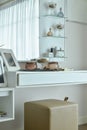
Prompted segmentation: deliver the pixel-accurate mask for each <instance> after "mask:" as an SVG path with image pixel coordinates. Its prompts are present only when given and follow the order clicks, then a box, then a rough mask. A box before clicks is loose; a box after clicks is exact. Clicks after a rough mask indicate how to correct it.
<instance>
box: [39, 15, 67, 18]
mask: <svg viewBox="0 0 87 130" xmlns="http://www.w3.org/2000/svg"><path fill="white" fill-rule="evenodd" d="M43 17H55V18H62V19H65V18H67V17H65V16H64V17H59V16H57V15H41V16H40V17H39V18H43Z"/></svg>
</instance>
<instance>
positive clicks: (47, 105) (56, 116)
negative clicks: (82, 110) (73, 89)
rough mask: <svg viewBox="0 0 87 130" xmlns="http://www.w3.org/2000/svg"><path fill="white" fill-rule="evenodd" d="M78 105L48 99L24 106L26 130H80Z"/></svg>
mask: <svg viewBox="0 0 87 130" xmlns="http://www.w3.org/2000/svg"><path fill="white" fill-rule="evenodd" d="M77 113H78V105H77V104H75V103H71V102H66V101H61V100H55V99H48V100H39V101H32V102H26V103H25V104H24V130H78V118H77V117H78V114H77Z"/></svg>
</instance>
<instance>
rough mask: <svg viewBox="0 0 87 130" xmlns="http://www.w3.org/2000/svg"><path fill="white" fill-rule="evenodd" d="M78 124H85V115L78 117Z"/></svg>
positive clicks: (86, 121) (86, 120)
mask: <svg viewBox="0 0 87 130" xmlns="http://www.w3.org/2000/svg"><path fill="white" fill-rule="evenodd" d="M78 124H79V125H82V124H87V116H83V117H80V118H79V121H78Z"/></svg>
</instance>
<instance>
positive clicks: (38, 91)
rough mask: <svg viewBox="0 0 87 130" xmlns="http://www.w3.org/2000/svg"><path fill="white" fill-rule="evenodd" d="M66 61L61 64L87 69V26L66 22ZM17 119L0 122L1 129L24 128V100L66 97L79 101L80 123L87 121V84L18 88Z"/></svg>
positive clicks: (18, 129)
mask: <svg viewBox="0 0 87 130" xmlns="http://www.w3.org/2000/svg"><path fill="white" fill-rule="evenodd" d="M66 30H67V31H66V36H67V38H66V42H65V50H66V51H65V53H66V57H67V58H66V59H65V62H63V63H60V65H61V66H64V67H68V68H73V69H75V70H77V69H87V57H86V55H87V51H86V49H87V26H86V25H81V24H77V23H69V22H67V23H66ZM15 93H16V95H15V97H16V99H15V109H16V111H15V112H16V113H15V120H13V121H8V122H3V123H0V130H24V102H26V101H31V100H39V99H46V98H56V99H62V100H63V99H64V97H65V96H68V97H69V101H73V102H76V103H78V106H79V113H78V114H79V124H82V123H85V122H86V123H87V101H86V100H87V85H74V86H58V87H45V88H44V87H43V88H26V89H16V91H15Z"/></svg>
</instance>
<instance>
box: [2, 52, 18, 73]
mask: <svg viewBox="0 0 87 130" xmlns="http://www.w3.org/2000/svg"><path fill="white" fill-rule="evenodd" d="M0 54H1V56H2V58H3V61H4V64H5V66H6V68H7V70H8V71H17V70H19V69H20V65H19V63H18V61H17V60H16V57H15V56H14V53H13V51H12V50H11V49H0Z"/></svg>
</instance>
